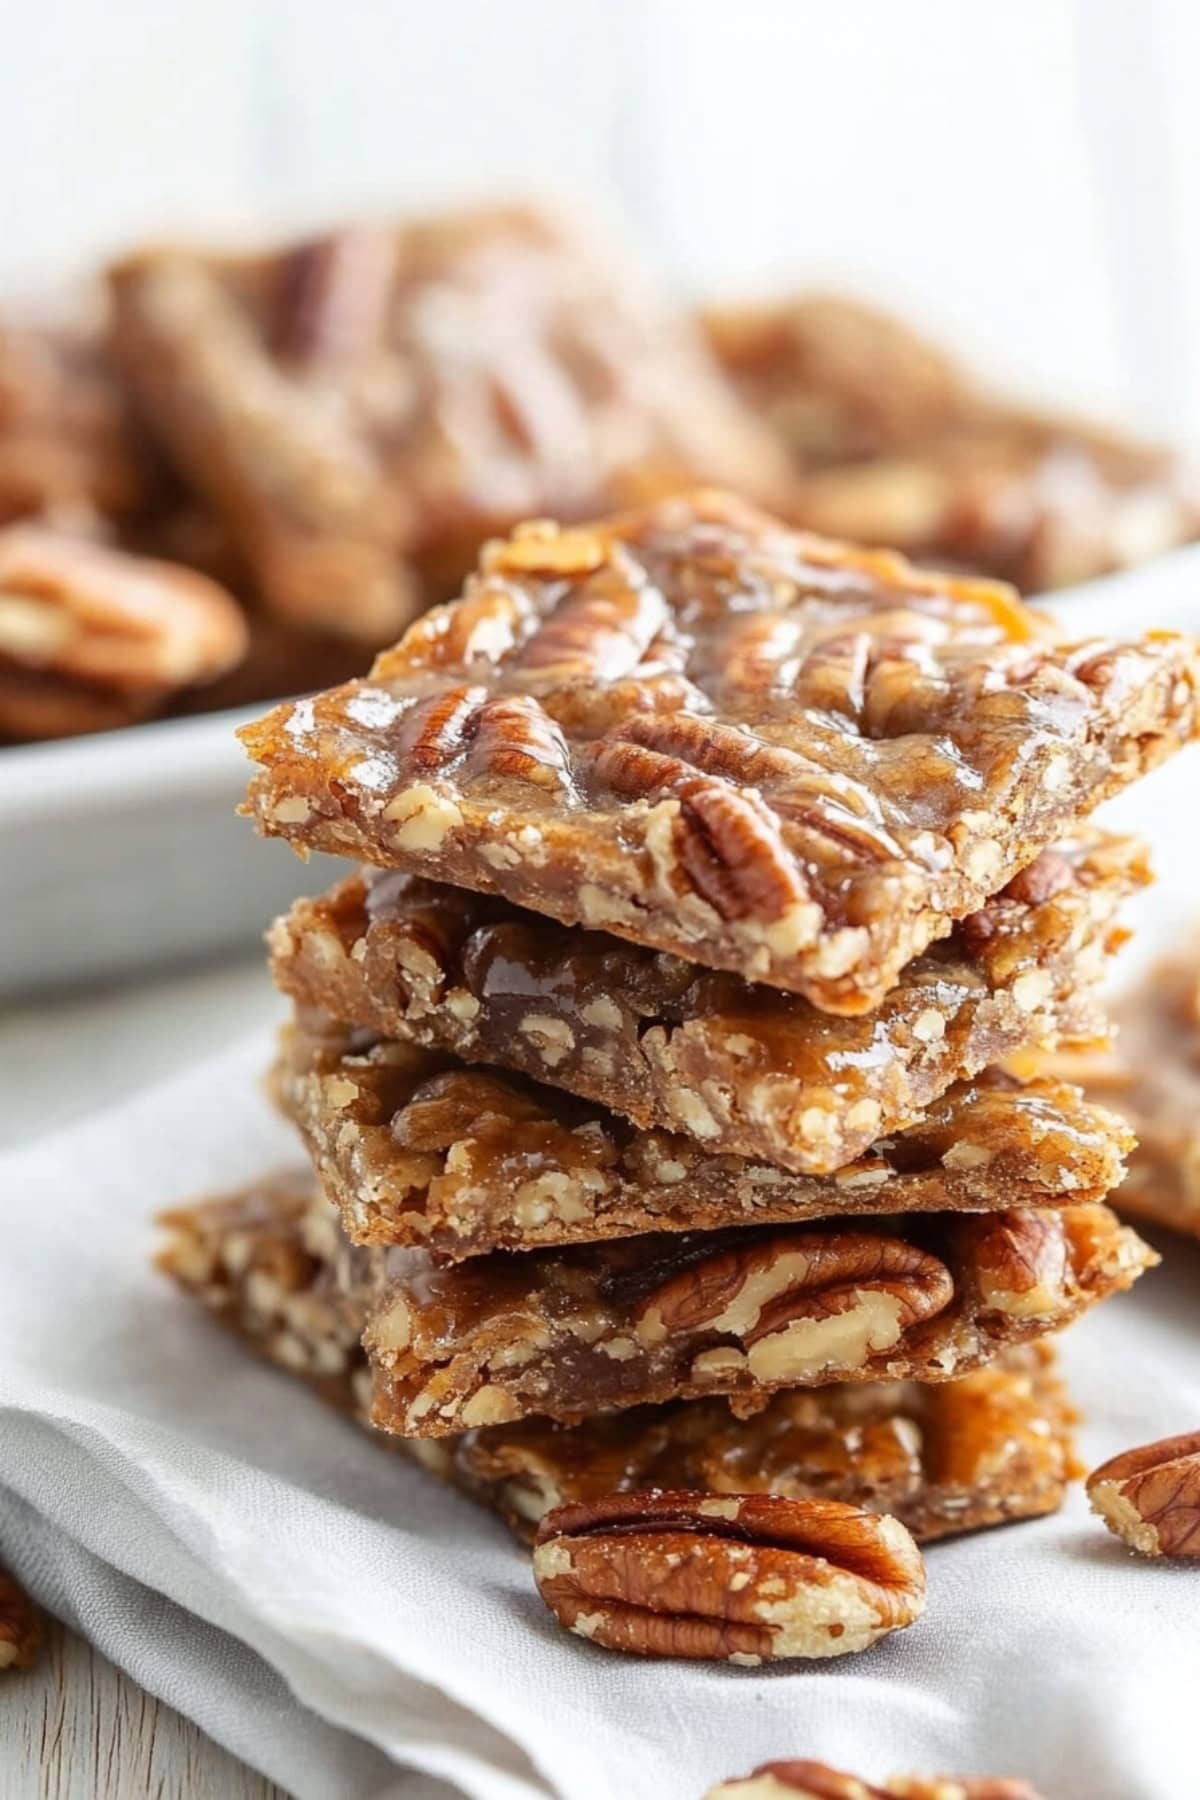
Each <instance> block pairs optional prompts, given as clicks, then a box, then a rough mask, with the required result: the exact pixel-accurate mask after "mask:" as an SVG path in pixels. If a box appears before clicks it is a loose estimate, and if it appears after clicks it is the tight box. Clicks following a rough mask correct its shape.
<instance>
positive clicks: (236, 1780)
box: [0, 956, 351, 1800]
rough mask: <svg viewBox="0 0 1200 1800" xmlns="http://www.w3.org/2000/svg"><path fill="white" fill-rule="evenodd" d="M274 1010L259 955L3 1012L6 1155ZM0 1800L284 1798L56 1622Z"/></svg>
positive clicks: (0, 1680)
mask: <svg viewBox="0 0 1200 1800" xmlns="http://www.w3.org/2000/svg"><path fill="white" fill-rule="evenodd" d="M275 1011H276V1001H275V997H274V995H273V994H272V992H271V990H270V988H269V985H268V983H267V978H266V974H265V971H264V970H263V967H262V961H261V957H258V956H256V957H255V958H254V959H253V961H251V960H249V959H247V960H245V961H242V962H238V963H235V964H233V965H227V966H223V967H221V968H218V969H213V970H199V971H192V972H190V973H188V974H185V975H182V976H172V977H169V978H167V979H165V980H160V981H154V982H146V983H140V984H138V985H136V986H125V987H123V988H121V989H120V990H118V991H113V992H96V993H91V994H88V995H84V996H81V997H79V996H74V997H69V998H66V999H64V1000H59V1001H54V1002H52V1003H49V1004H47V1003H45V1002H40V1003H36V1004H34V1005H31V1006H28V1007H17V1008H14V1007H8V1008H6V1009H5V1012H4V1016H3V1018H2V1019H0V1094H3V1095H4V1112H3V1115H2V1116H0V1145H2V1144H15V1143H19V1142H21V1141H22V1140H23V1139H28V1138H32V1137H36V1136H38V1135H39V1134H40V1133H41V1132H42V1131H43V1130H47V1129H50V1128H51V1126H52V1125H57V1126H59V1127H61V1126H63V1125H65V1124H67V1123H69V1122H70V1120H71V1119H72V1118H75V1117H80V1116H82V1115H84V1114H85V1113H89V1112H92V1111H95V1110H96V1109H97V1108H100V1107H104V1106H108V1105H111V1104H112V1103H113V1102H114V1101H116V1100H119V1099H120V1098H121V1096H122V1095H123V1094H126V1093H132V1092H134V1091H135V1090H136V1089H137V1088H139V1087H140V1086H142V1085H143V1084H144V1083H146V1082H147V1081H150V1080H154V1079H157V1078H158V1077H160V1076H163V1075H166V1074H167V1073H169V1071H170V1070H171V1068H172V1067H173V1066H176V1065H181V1064H183V1063H184V1062H187V1061H191V1060H192V1059H193V1058H196V1057H200V1056H204V1055H206V1054H207V1053H209V1052H210V1051H213V1050H216V1049H218V1048H219V1047H220V1046H221V1044H223V1043H225V1042H227V1041H231V1040H232V1039H234V1038H235V1037H237V1036H239V1035H240V1034H241V1033H242V1032H243V1031H246V1030H249V1029H251V1028H252V1027H253V1026H254V1025H256V1024H260V1023H261V1022H262V1021H263V1020H264V1019H268V1018H270V1017H272V1016H273V1014H274V1013H275ZM181 1020H186V1022H187V1028H186V1030H181V1028H180V1021H181ZM0 1800H287V1797H286V1795H284V1793H283V1790H282V1789H281V1788H278V1787H276V1786H275V1784H274V1783H273V1782H270V1781H267V1780H265V1779H264V1778H263V1777H262V1776H261V1775H259V1774H256V1773H255V1772H254V1770H252V1769H249V1768H247V1767H246V1765H245V1764H244V1763H241V1762H239V1761H238V1760H237V1759H236V1758H235V1757H232V1756H230V1755H229V1754H228V1752H227V1751H225V1750H223V1749H221V1748H220V1746H219V1745H217V1744H215V1743H214V1742H213V1741H212V1739H211V1738H209V1737H206V1736H205V1735H204V1733H203V1732H202V1731H200V1730H198V1729H197V1727H196V1726H195V1725H193V1724H192V1723H191V1721H190V1720H189V1719H185V1718H184V1717H183V1716H182V1715H181V1714H180V1713H177V1712H175V1711H174V1710H173V1709H172V1708H171V1707H169V1706H165V1705H163V1704H162V1703H161V1702H160V1701H158V1700H156V1699H154V1698H153V1696H152V1695H150V1694H147V1693H146V1692H145V1691H144V1689H142V1688H140V1687H138V1686H137V1684H136V1683H135V1682H133V1681H131V1680H130V1679H129V1678H128V1676H126V1675H124V1674H123V1673H122V1672H121V1670H120V1669H117V1668H115V1667H114V1666H113V1664H112V1663H110V1662H108V1661H107V1660H106V1658H104V1657H103V1656H100V1655H98V1654H97V1653H96V1652H95V1651H94V1650H93V1649H92V1648H91V1646H90V1645H89V1644H87V1643H85V1642H84V1641H83V1639H82V1638H79V1637H77V1636H76V1635H75V1633H74V1632H72V1631H68V1630H67V1629H65V1628H64V1627H63V1626H61V1625H58V1624H57V1623H53V1624H51V1626H50V1629H49V1631H48V1632H47V1638H46V1643H45V1645H44V1646H43V1649H42V1654H41V1656H40V1657H39V1659H38V1661H37V1663H36V1664H35V1666H34V1667H33V1668H32V1669H29V1670H22V1671H20V1672H19V1673H16V1674H8V1675H3V1676H0ZM347 1800H351V1797H349V1796H348V1797H347Z"/></svg>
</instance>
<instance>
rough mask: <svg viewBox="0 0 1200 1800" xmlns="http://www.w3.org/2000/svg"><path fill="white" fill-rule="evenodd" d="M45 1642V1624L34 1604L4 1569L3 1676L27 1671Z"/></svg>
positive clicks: (0, 1610)
mask: <svg viewBox="0 0 1200 1800" xmlns="http://www.w3.org/2000/svg"><path fill="white" fill-rule="evenodd" d="M41 1641H42V1623H41V1620H40V1619H39V1617H38V1615H37V1613H36V1611H35V1610H34V1606H33V1602H32V1601H31V1600H30V1598H29V1596H28V1595H27V1594H26V1593H25V1591H24V1589H23V1588H19V1587H18V1586H17V1584H16V1582H15V1581H14V1580H13V1578H12V1576H11V1575H10V1574H9V1573H8V1572H7V1570H5V1569H0V1673H3V1671H4V1670H5V1669H27V1668H28V1667H29V1665H30V1664H31V1663H32V1662H33V1660H34V1658H35V1656H36V1655H37V1652H38V1646H39V1645H40V1644H41Z"/></svg>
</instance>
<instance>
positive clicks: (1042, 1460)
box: [159, 1175, 1076, 1542]
mask: <svg viewBox="0 0 1200 1800" xmlns="http://www.w3.org/2000/svg"><path fill="white" fill-rule="evenodd" d="M163 1222H164V1224H165V1226H166V1229H167V1233H168V1236H167V1242H166V1245H165V1247H164V1249H163V1251H162V1252H161V1254H160V1257H159V1263H160V1266H161V1267H162V1268H163V1269H164V1270H165V1272H166V1273H167V1274H169V1275H171V1276H172V1277H173V1278H174V1279H175V1280H176V1281H177V1282H178V1283H179V1284H180V1286H181V1287H183V1288H184V1289H185V1290H186V1291H187V1292H189V1293H191V1294H194V1295H195V1296H197V1297H198V1298H199V1299H200V1300H201V1301H202V1302H203V1304H204V1305H206V1306H207V1307H208V1308H209V1309H210V1310H211V1311H212V1313H213V1314H214V1316H215V1317H217V1318H218V1319H219V1320H220V1321H221V1322H222V1323H223V1324H225V1325H226V1326H228V1327H230V1328H231V1329H233V1330H236V1331H237V1332H238V1333H239V1334H240V1335H241V1336H242V1337H243V1338H244V1339H245V1340H246V1341H247V1342H248V1343H249V1344H251V1345H252V1346H253V1347H254V1348H255V1349H256V1350H258V1351H259V1352H260V1353H261V1354H263V1355H265V1356H266V1357H268V1358H269V1360H271V1361H272V1362H276V1363H278V1364H280V1365H281V1366H282V1367H284V1368H287V1369H290V1370H292V1371H293V1372H295V1373H297V1374H300V1375H302V1376H303V1377H304V1378H305V1379H306V1380H307V1381H308V1382H309V1384H310V1385H312V1386H313V1387H315V1388H316V1389H317V1391H318V1392H319V1393H320V1394H321V1395H322V1397H323V1398H324V1399H326V1400H328V1401H330V1402H332V1403H333V1404H335V1405H338V1406H339V1407H341V1408H342V1409H344V1410H345V1411H348V1412H351V1413H353V1414H354V1415H355V1416H356V1417H358V1418H359V1419H360V1421H361V1422H362V1423H364V1424H365V1423H366V1411H367V1409H368V1408H369V1405H370V1385H371V1384H370V1377H369V1374H368V1372H367V1369H366V1364H365V1358H364V1356H363V1353H362V1350H361V1348H360V1345H359V1326H360V1325H361V1320H356V1319H354V1318H353V1317H352V1316H351V1312H350V1309H349V1308H348V1306H347V1304H346V1301H345V1299H344V1297H343V1296H342V1294H341V1290H340V1289H339V1288H338V1286H337V1283H336V1281H335V1280H334V1279H333V1275H332V1272H331V1267H330V1264H329V1262H328V1261H327V1260H326V1258H325V1256H324V1255H323V1254H318V1251H321V1250H326V1249H327V1247H328V1221H327V1219H324V1218H322V1216H321V1212H320V1204H319V1202H314V1199H313V1194H312V1184H311V1179H310V1178H309V1177H308V1176H307V1175H296V1176H280V1177H278V1178H276V1179H274V1180H271V1181H267V1182H264V1183H261V1184H260V1185H259V1186H257V1187H255V1188H250V1189H247V1190H246V1191H245V1192H243V1193H241V1194H238V1195H235V1196H233V1197H232V1198H230V1199H227V1200H214V1201H203V1202H200V1203H198V1204H196V1205H193V1206H187V1207H182V1208H180V1209H178V1210H177V1211H175V1212H173V1213H169V1214H167V1215H166V1217H165V1219H164V1221H163ZM1074 1417H1075V1415H1074V1412H1073V1409H1072V1407H1071V1403H1070V1400H1069V1397H1068V1395H1067V1393H1066V1390H1065V1388H1064V1386H1063V1384H1062V1382H1061V1380H1060V1379H1059V1377H1058V1374H1057V1372H1056V1368H1055V1356H1054V1351H1053V1350H1052V1349H1051V1348H1050V1346H1049V1345H1048V1344H1045V1343H1035V1344H1032V1345H1028V1346H1026V1347H1025V1348H1023V1349H1019V1350H1015V1351H1012V1352H1009V1353H1008V1354H1007V1355H1006V1356H1005V1357H1004V1358H1002V1359H1001V1360H1000V1361H999V1362H998V1363H996V1364H995V1365H993V1366H992V1367H990V1368H987V1369H978V1370H976V1371H975V1372H974V1373H972V1374H970V1375H964V1376H961V1377H960V1378H959V1379H958V1380H956V1381H948V1382H942V1383H938V1384H925V1383H920V1382H911V1381H909V1382H886V1381H880V1382H870V1383H866V1384H858V1383H845V1384H842V1385H834V1386H830V1387H825V1388H812V1389H806V1390H799V1391H796V1392H793V1393H781V1394H775V1395H773V1396H772V1397H771V1399H770V1400H769V1401H768V1402H767V1404H766V1406H765V1407H764V1408H763V1409H762V1411H761V1412H759V1413H756V1414H755V1415H754V1416H753V1417H752V1418H749V1419H738V1418H736V1417H735V1416H734V1415H733V1414H732V1413H731V1412H730V1410H729V1407H728V1406H727V1404H726V1403H725V1401H724V1400H716V1399H714V1400H693V1401H686V1402H685V1401H673V1402H667V1403H666V1404H665V1405H662V1406H645V1407H632V1408H628V1409H626V1410H624V1411H621V1412H616V1413H609V1414H601V1415H597V1416H596V1417H594V1418H591V1419H586V1420H584V1421H583V1422H582V1423H581V1424H578V1425H558V1424H555V1423H553V1422H552V1421H550V1420H546V1419H528V1420H523V1421H521V1422H520V1423H518V1424H516V1425H498V1426H491V1427H487V1428H485V1429H482V1430H476V1431H470V1432H465V1433H463V1434H462V1435H461V1436H460V1437H457V1438H438V1439H430V1438H426V1439H421V1440H417V1439H402V1438H396V1437H393V1436H386V1437H381V1438H380V1442H381V1443H383V1444H386V1445H388V1446H389V1447H394V1448H403V1449H406V1450H409V1451H410V1452H411V1453H412V1454H413V1455H414V1456H415V1457H416V1458H417V1459H418V1460H419V1461H420V1463H421V1464H422V1465H423V1466H424V1467H425V1468H427V1469H429V1470H430V1471H431V1472H432V1473H434V1474H436V1475H437V1476H439V1477H440V1478H441V1479H442V1480H445V1481H449V1482H450V1483H452V1484H453V1485H454V1486H455V1487H458V1488H460V1489H461V1490H462V1491H463V1492H464V1493H467V1494H469V1495H470V1496H471V1497H472V1498H473V1499H476V1500H479V1501H480V1502H482V1503H483V1504H484V1505H486V1506H488V1507H489V1508H490V1509H492V1510H493V1511H495V1512H498V1513H499V1514H500V1515H501V1517H502V1518H503V1519H504V1520H505V1521H506V1523H507V1524H508V1525H509V1526H510V1527H511V1529H512V1530H513V1531H514V1532H516V1534H517V1535H518V1536H519V1537H523V1538H530V1537H532V1535H533V1531H534V1529H535V1527H536V1526H537V1524H538V1522H539V1521H540V1519H541V1518H542V1516H543V1515H544V1514H545V1513H546V1512H548V1511H549V1510H550V1509H551V1508H552V1507H555V1506H561V1505H564V1504H565V1503H567V1502H569V1501H578V1500H584V1501H586V1500H594V1499H598V1498H600V1497H602V1496H603V1495H605V1494H610V1493H614V1492H629V1491H631V1490H634V1489H640V1488H652V1487H661V1488H690V1489H695V1490H698V1491H701V1492H711V1493H765V1494H779V1495H783V1496H785V1497H787V1498H792V1499H803V1498H807V1497H825V1498H829V1499H834V1500H844V1501H848V1502H849V1503H851V1504H853V1505H856V1506H864V1507H869V1508H871V1509H872V1510H873V1511H876V1512H888V1513H892V1514H894V1515H895V1516H896V1517H897V1518H898V1519H900V1520H901V1521H902V1523H903V1524H905V1525H906V1526H907V1527H908V1529H909V1530H910V1531H911V1532H912V1533H913V1535H914V1537H916V1538H917V1539H918V1540H919V1541H920V1542H928V1541H930V1540H932V1539H934V1538H939V1537H945V1536H947V1535H948V1534H950V1533H952V1532H959V1531H972V1530H976V1529H980V1528H982V1527H985V1526H991V1525H1002V1524H1004V1523H1006V1522H1007V1521H1009V1520H1015V1519H1023V1518H1033V1517H1037V1516H1040V1515H1041V1514H1044V1513H1049V1512H1054V1511H1055V1510H1056V1509H1057V1508H1058V1507H1059V1506H1060V1505H1061V1504H1062V1500H1063V1496H1064V1493H1065V1491H1066V1486H1067V1483H1068V1481H1069V1480H1070V1479H1071V1477H1072V1476H1073V1474H1074V1473H1075V1472H1076V1468H1075V1462H1074V1455H1073V1449H1072V1442H1071V1427H1072V1424H1073V1422H1074Z"/></svg>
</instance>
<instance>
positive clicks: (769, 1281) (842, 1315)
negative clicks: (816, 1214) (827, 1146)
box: [633, 1231, 954, 1383]
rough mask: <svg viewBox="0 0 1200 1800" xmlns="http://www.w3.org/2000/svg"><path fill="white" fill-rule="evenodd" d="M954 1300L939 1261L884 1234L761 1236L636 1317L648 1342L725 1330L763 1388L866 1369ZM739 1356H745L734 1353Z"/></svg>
mask: <svg viewBox="0 0 1200 1800" xmlns="http://www.w3.org/2000/svg"><path fill="white" fill-rule="evenodd" d="M953 1298H954V1280H953V1277H952V1276H951V1274H950V1271H949V1270H948V1269H947V1268H946V1266H945V1264H944V1263H942V1262H939V1260H938V1258H937V1257H936V1256H931V1255H929V1253H928V1252H927V1251H924V1250H921V1249H919V1248H918V1247H917V1246H916V1245H915V1244H909V1243H906V1242H904V1240H903V1239H901V1238H888V1237H880V1236H879V1235H878V1234H876V1233H869V1232H856V1231H838V1232H833V1233H829V1234H824V1233H819V1232H811V1233H808V1232H806V1233H801V1234H791V1233H789V1234H779V1233H771V1234H767V1235H764V1234H763V1233H761V1232H759V1233H756V1234H755V1236H754V1238H753V1240H751V1241H749V1242H745V1243H741V1244H737V1245H735V1246H734V1247H733V1248H732V1249H728V1250H724V1251H721V1252H719V1253H718V1254H716V1255H714V1256H710V1257H708V1258H706V1259H705V1260H704V1261H702V1262H699V1263H694V1264H692V1265H691V1266H689V1267H687V1268H683V1269H680V1270H679V1272H678V1273H676V1274H674V1275H672V1276H671V1277H670V1278H669V1279H668V1280H667V1281H666V1282H665V1283H664V1284H663V1285H662V1286H660V1287H658V1288H657V1289H655V1291H654V1292H653V1293H651V1294H649V1295H648V1296H647V1297H646V1298H645V1299H644V1300H642V1301H641V1303H640V1304H639V1305H638V1306H637V1308H636V1309H635V1311H634V1313H633V1321H634V1327H635V1330H636V1332H637V1335H638V1337H639V1338H640V1339H641V1340H642V1342H643V1343H646V1344H657V1343H661V1342H663V1340H664V1339H666V1338H667V1337H670V1336H671V1335H672V1334H676V1333H680V1332H697V1333H698V1332H715V1333H720V1334H728V1335H729V1336H730V1337H733V1338H737V1339H738V1340H740V1342H741V1344H742V1345H744V1346H745V1354H746V1361H747V1364H748V1367H749V1369H750V1372H751V1373H752V1374H753V1375H754V1376H755V1377H756V1378H757V1379H759V1380H762V1381H769V1382H772V1383H778V1382H781V1381H786V1380H788V1379H791V1378H794V1379H796V1380H800V1379H801V1378H803V1377H804V1376H807V1375H811V1374H812V1373H814V1372H815V1371H818V1370H823V1369H831V1368H845V1369H857V1368H859V1367H860V1366H861V1365H862V1364H863V1363H864V1362H866V1361H867V1360H868V1358H869V1357H871V1356H872V1355H875V1354H877V1353H878V1352H880V1351H882V1350H890V1349H891V1348H892V1347H893V1346H894V1345H895V1344H897V1343H898V1342H899V1340H900V1338H901V1337H902V1336H903V1334H904V1333H905V1332H906V1331H907V1330H908V1329H909V1328H910V1327H911V1326H913V1325H915V1324H917V1323H919V1322H920V1321H921V1320H924V1319H929V1318H932V1317H933V1316H934V1315H935V1314H936V1313H939V1312H941V1311H942V1310H943V1309H944V1308H945V1307H947V1306H948V1305H949V1304H950V1302H951V1300H953ZM734 1354H736V1352H734Z"/></svg>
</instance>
